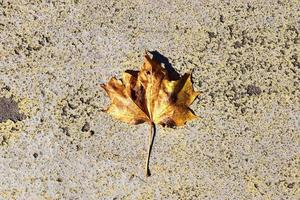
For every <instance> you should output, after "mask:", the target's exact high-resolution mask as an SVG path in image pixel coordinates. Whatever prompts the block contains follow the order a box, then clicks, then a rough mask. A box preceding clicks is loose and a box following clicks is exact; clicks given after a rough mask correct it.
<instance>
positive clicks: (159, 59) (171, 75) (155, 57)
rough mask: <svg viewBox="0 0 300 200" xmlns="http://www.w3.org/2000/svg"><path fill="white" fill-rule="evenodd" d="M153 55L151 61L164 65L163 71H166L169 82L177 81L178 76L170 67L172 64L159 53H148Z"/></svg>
mask: <svg viewBox="0 0 300 200" xmlns="http://www.w3.org/2000/svg"><path fill="white" fill-rule="evenodd" d="M149 53H151V54H152V55H153V58H152V59H153V60H156V61H157V62H159V63H160V64H164V66H165V69H166V70H167V72H168V74H169V78H170V80H178V79H179V78H180V74H179V73H178V72H176V70H175V68H174V67H173V66H172V64H171V63H170V62H169V59H168V58H167V57H165V56H164V55H162V54H161V53H159V52H158V51H156V50H154V51H149Z"/></svg>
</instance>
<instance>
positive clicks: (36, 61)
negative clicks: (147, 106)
mask: <svg viewBox="0 0 300 200" xmlns="http://www.w3.org/2000/svg"><path fill="white" fill-rule="evenodd" d="M299 32H300V3H299V1H298V0H291V1H273V0H264V1H246V0H245V1H242V0H239V1H222V2H221V1H198V0H194V1H184V0H177V1H172V2H171V1H170V2H167V1H155V0H151V1H150V0H149V1H129V0H124V1H104V0H103V1H94V0H90V1H85V0H73V1H71V0H70V1H50V0H49V1H39V3H37V1H28V0H27V1H26V0H23V1H20V0H4V1H0V97H5V98H12V99H13V100H14V101H16V102H17V103H18V106H19V110H20V112H21V113H22V114H24V115H25V116H26V118H25V119H23V120H22V121H16V122H13V121H11V120H7V121H5V122H2V123H1V124H0V177H1V178H0V199H143V200H144V199H293V200H294V199H299V198H300V100H299V99H300V90H299V88H300V87H299V86H300V35H299ZM145 49H149V50H157V51H159V52H160V53H161V54H163V55H164V56H166V57H167V58H168V59H169V61H170V63H171V64H172V65H173V67H174V68H175V69H177V71H178V72H179V73H181V74H183V73H185V72H188V71H193V73H194V74H193V80H194V84H195V87H196V89H197V90H199V91H200V92H201V95H200V96H199V98H198V99H197V100H196V101H195V102H194V104H193V109H194V110H195V112H196V113H197V114H198V115H199V116H201V118H200V119H199V120H196V121H192V122H190V123H188V124H187V125H186V126H185V127H182V128H176V129H168V128H162V127H159V129H158V134H157V137H156V141H155V144H154V149H153V154H152V158H151V169H152V174H153V176H151V177H150V178H146V177H145V176H144V163H145V156H146V147H147V138H148V135H147V134H148V131H149V127H148V126H147V125H146V124H143V125H138V126H130V125H127V124H124V123H121V122H119V121H116V120H114V119H112V118H111V117H110V116H108V115H106V114H105V113H102V112H101V109H102V108H105V107H106V106H107V105H108V103H109V99H108V98H107V97H106V95H105V94H104V91H103V90H101V89H100V87H99V84H100V83H103V82H106V81H108V80H109V79H110V77H111V76H116V77H121V73H122V72H123V71H124V70H126V69H138V68H139V67H140V65H141V64H142V62H143V60H142V56H143V52H144V50H145ZM86 124H88V125H86Z"/></svg>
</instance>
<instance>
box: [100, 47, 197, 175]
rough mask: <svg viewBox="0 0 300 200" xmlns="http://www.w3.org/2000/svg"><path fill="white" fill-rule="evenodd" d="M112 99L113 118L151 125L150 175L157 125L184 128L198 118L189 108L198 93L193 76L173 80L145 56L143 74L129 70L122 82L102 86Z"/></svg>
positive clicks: (114, 80) (157, 63)
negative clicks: (151, 155)
mask: <svg viewBox="0 0 300 200" xmlns="http://www.w3.org/2000/svg"><path fill="white" fill-rule="evenodd" d="M101 86H102V87H103V88H104V89H105V91H106V92H107V94H108V95H109V97H110V99H111V105H110V106H109V108H108V109H107V110H106V112H107V113H109V114H110V115H112V116H113V117H115V118H117V119H119V120H121V121H124V122H127V123H129V124H140V123H144V122H148V123H149V124H150V125H151V126H152V129H151V130H152V131H151V134H150V146H149V151H148V158H147V175H150V171H149V168H148V165H149V157H150V152H151V147H152V144H153V141H154V135H155V124H160V125H163V126H165V125H166V126H169V127H173V126H182V125H184V124H185V123H186V122H187V121H189V120H192V119H194V118H196V117H197V116H196V115H195V114H194V113H193V111H192V110H191V109H190V108H189V106H190V105H191V104H192V103H193V101H194V100H195V98H196V97H197V96H198V94H199V93H198V92H195V91H194V89H193V84H192V80H191V75H190V74H185V75H183V76H182V77H180V78H177V79H175V80H174V77H172V75H171V73H168V71H167V70H166V69H164V68H163V67H162V66H161V64H160V63H159V62H158V61H156V60H154V59H151V58H150V56H149V55H148V53H147V52H146V54H145V61H144V64H143V66H142V68H141V70H140V71H133V70H127V71H125V72H124V73H123V77H122V81H121V80H117V79H116V78H112V79H111V80H110V81H109V82H108V83H106V84H102V85H101Z"/></svg>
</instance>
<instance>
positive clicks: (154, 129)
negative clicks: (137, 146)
mask: <svg viewBox="0 0 300 200" xmlns="http://www.w3.org/2000/svg"><path fill="white" fill-rule="evenodd" d="M155 134H156V126H155V124H154V123H153V122H151V132H150V135H149V147H148V156H147V161H146V176H151V173H150V168H149V162H150V155H151V150H152V147H153V143H154V138H155Z"/></svg>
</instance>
